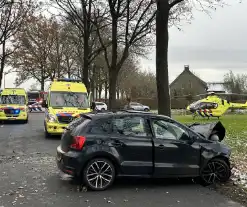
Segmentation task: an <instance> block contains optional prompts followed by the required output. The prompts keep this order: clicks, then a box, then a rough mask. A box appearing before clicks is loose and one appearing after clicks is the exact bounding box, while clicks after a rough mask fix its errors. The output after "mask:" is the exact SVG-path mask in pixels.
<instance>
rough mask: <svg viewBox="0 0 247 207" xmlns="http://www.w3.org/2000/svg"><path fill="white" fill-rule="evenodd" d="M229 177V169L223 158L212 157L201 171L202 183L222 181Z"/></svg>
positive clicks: (208, 183) (209, 183)
mask: <svg viewBox="0 0 247 207" xmlns="http://www.w3.org/2000/svg"><path fill="white" fill-rule="evenodd" d="M230 177H231V169H230V166H229V165H228V164H227V162H226V161H225V160H223V159H212V160H211V161H209V162H208V163H207V165H206V166H205V167H204V168H203V169H202V171H201V180H202V184H203V185H211V184H215V183H224V182H227V181H228V180H229V178H230Z"/></svg>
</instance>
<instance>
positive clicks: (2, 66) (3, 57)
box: [0, 40, 6, 87]
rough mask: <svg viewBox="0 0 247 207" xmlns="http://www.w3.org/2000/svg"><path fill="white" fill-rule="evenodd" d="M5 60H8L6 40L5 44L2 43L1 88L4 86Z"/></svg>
mask: <svg viewBox="0 0 247 207" xmlns="http://www.w3.org/2000/svg"><path fill="white" fill-rule="evenodd" d="M5 59H6V40H3V43H2V58H1V66H0V87H1V86H2V80H3V71H4V66H5ZM4 78H5V77H4ZM4 87H5V86H4Z"/></svg>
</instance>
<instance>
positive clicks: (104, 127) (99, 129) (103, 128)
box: [89, 119, 111, 134]
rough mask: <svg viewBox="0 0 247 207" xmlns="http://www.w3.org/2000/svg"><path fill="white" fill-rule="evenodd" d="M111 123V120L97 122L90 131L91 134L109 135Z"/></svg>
mask: <svg viewBox="0 0 247 207" xmlns="http://www.w3.org/2000/svg"><path fill="white" fill-rule="evenodd" d="M110 132H111V122H110V120H109V119H103V120H96V121H95V122H94V123H93V124H92V126H91V127H90V129H89V133H90V134H109V133H110Z"/></svg>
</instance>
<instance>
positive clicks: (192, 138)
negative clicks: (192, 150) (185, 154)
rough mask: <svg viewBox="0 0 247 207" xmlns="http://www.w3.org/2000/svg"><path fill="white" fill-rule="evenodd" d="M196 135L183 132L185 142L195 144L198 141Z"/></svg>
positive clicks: (182, 138)
mask: <svg viewBox="0 0 247 207" xmlns="http://www.w3.org/2000/svg"><path fill="white" fill-rule="evenodd" d="M196 139H197V138H196V137H195V136H193V135H192V136H190V135H189V134H185V133H184V134H183V136H182V137H181V140H183V141H184V142H186V143H187V144H193V143H194V142H195V141H196Z"/></svg>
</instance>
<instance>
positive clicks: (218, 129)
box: [188, 121, 226, 142]
mask: <svg viewBox="0 0 247 207" xmlns="http://www.w3.org/2000/svg"><path fill="white" fill-rule="evenodd" d="M188 127H189V128H190V129H191V130H193V131H194V132H196V133H197V134H200V135H202V136H203V137H205V138H206V139H210V138H211V137H212V136H213V135H217V136H218V139H219V141H220V142H221V141H222V140H223V139H224V138H225V135H226V129H225V127H224V126H223V124H222V123H221V122H220V121H217V122H212V123H205V124H199V123H194V124H191V125H188Z"/></svg>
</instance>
